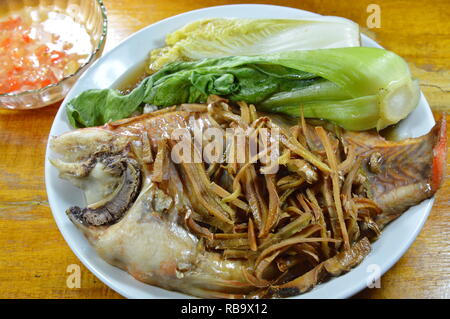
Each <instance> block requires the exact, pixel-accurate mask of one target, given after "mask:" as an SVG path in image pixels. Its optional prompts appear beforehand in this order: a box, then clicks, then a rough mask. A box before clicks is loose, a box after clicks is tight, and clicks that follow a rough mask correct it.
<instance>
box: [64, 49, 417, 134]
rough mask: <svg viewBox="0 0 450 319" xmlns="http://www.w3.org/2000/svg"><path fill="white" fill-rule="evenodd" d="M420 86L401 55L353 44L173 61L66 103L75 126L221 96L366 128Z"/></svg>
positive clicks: (377, 124) (395, 116) (397, 114)
mask: <svg viewBox="0 0 450 319" xmlns="http://www.w3.org/2000/svg"><path fill="white" fill-rule="evenodd" d="M419 92H420V91H419V88H418V85H417V83H416V82H415V81H413V80H412V79H411V74H410V71H409V69H408V66H407V64H406V62H405V61H404V60H403V59H402V58H400V57H399V56H398V55H396V54H394V53H392V52H389V51H386V50H383V49H378V48H366V47H351V48H336V49H321V50H305V51H302V50H296V51H289V52H280V53H274V54H267V55H258V56H234V57H225V58H216V59H204V60H201V61H194V62H173V63H170V64H168V65H167V66H165V67H164V68H163V69H161V70H160V71H159V72H157V73H155V74H153V75H151V76H149V77H147V78H146V79H145V80H144V81H143V82H141V84H140V85H139V86H138V87H137V88H135V89H134V90H133V91H132V92H130V93H129V94H128V95H120V94H119V93H118V92H117V91H115V90H112V89H107V90H90V91H86V92H83V93H82V94H80V95H79V96H78V97H76V98H75V99H74V100H72V101H70V102H69V103H68V105H67V111H68V116H69V120H70V122H71V123H72V125H74V126H77V127H83V126H95V125H101V124H103V123H105V122H107V121H112V120H118V119H121V118H123V117H124V116H129V115H131V113H133V112H134V111H136V110H138V109H139V108H141V107H142V106H143V105H144V104H145V103H146V104H150V105H156V106H158V107H165V106H171V105H175V104H181V103H201V102H205V101H206V99H207V97H208V95H210V94H216V95H221V96H224V97H226V98H228V99H230V100H231V101H245V102H247V103H253V104H255V105H256V107H257V109H258V110H259V111H265V112H276V113H283V114H287V115H290V116H299V115H300V114H301V112H302V111H303V114H304V116H305V117H313V118H322V119H327V120H330V121H332V122H334V123H336V124H338V125H340V126H342V127H343V128H345V129H349V130H366V129H371V128H377V129H382V128H384V127H386V126H388V125H390V124H395V123H397V122H398V121H400V120H401V119H403V118H405V117H406V116H407V115H408V114H409V113H410V112H411V111H412V110H413V109H414V108H415V107H416V105H417V103H418V98H419ZM126 113H128V115H126Z"/></svg>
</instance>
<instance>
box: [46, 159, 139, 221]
mask: <svg viewBox="0 0 450 319" xmlns="http://www.w3.org/2000/svg"><path fill="white" fill-rule="evenodd" d="M55 163H56V165H58V166H59V167H64V166H65V169H66V170H65V172H64V173H65V174H72V175H73V176H74V177H75V178H79V179H80V178H81V179H82V178H86V177H88V176H89V175H91V172H92V171H93V170H94V168H96V167H98V166H100V167H101V168H100V169H101V170H102V173H103V174H102V175H101V176H105V175H106V174H108V175H110V176H112V177H113V178H114V179H116V180H117V182H116V183H115V184H116V185H115V188H114V189H113V191H112V192H111V193H110V194H108V195H107V196H105V197H104V198H101V199H100V200H98V201H96V202H94V203H91V204H89V205H88V206H87V207H85V208H81V207H79V206H72V207H70V208H68V209H67V210H66V214H67V215H68V217H69V218H70V220H71V221H72V222H74V223H75V224H81V225H84V226H110V225H113V224H115V223H117V222H118V221H120V220H121V219H122V218H123V217H124V215H125V214H126V212H127V211H128V210H129V208H130V207H131V206H132V205H133V203H134V202H135V201H136V198H137V197H138V194H139V192H140V189H141V183H142V177H141V175H142V174H141V168H140V165H139V164H138V162H137V161H136V160H135V159H134V158H132V157H130V156H128V155H127V154H125V153H119V154H109V153H97V154H94V155H92V156H91V157H90V158H89V159H88V160H87V161H85V162H82V163H80V164H73V165H69V167H68V165H67V164H64V163H62V162H55V161H54V164H55ZM58 166H57V167H58ZM64 173H63V174H64ZM101 176H100V178H99V179H100V181H101V179H102V178H101Z"/></svg>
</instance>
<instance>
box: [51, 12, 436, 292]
mask: <svg viewBox="0 0 450 319" xmlns="http://www.w3.org/2000/svg"><path fill="white" fill-rule="evenodd" d="M314 15H316V14H314V13H311V12H307V11H303V10H298V9H293V8H287V7H279V6H271V5H228V6H218V7H211V8H205V9H200V10H195V11H191V12H187V13H183V14H180V15H177V16H174V17H171V18H168V19H165V20H162V21H160V22H158V23H155V24H152V25H150V26H148V27H146V28H144V29H142V30H140V31H138V32H136V33H135V34H133V35H131V36H130V37H128V38H127V39H126V40H124V41H123V42H121V43H120V44H119V45H118V46H117V47H115V48H114V49H112V50H111V51H109V52H108V53H106V54H105V55H104V56H103V57H101V58H100V59H99V60H98V61H96V62H95V63H94V64H93V65H92V66H91V67H90V68H89V69H88V70H87V71H86V72H85V73H84V74H83V75H82V76H81V77H80V79H79V80H78V82H77V83H76V85H75V86H74V87H73V88H72V90H71V91H70V92H69V94H68V95H67V97H66V98H65V100H64V101H63V103H62V106H61V108H60V109H59V111H58V113H57V114H56V117H55V120H54V122H53V126H52V128H51V131H50V137H52V136H57V135H60V134H62V133H64V132H67V131H70V130H72V128H71V127H70V125H69V123H68V121H67V118H66V112H65V105H66V104H67V102H68V101H69V100H70V99H72V98H73V97H75V96H76V95H78V94H79V93H81V92H82V91H84V90H87V89H94V88H108V87H111V86H114V84H115V83H117V81H118V80H119V79H120V78H123V76H126V73H127V71H128V72H129V70H130V69H133V67H136V66H137V65H139V64H140V63H142V62H143V61H144V60H145V59H146V58H147V55H148V53H149V51H150V50H152V49H154V48H157V47H161V46H163V45H164V37H165V35H166V34H168V33H170V32H173V31H175V30H176V29H178V28H180V27H182V26H184V25H185V24H186V23H189V22H192V21H194V20H198V19H202V18H207V17H236V18H286V19H289V18H291V19H298V18H301V17H305V16H314ZM362 45H363V46H369V47H380V46H379V45H378V44H377V43H376V42H375V41H373V40H371V39H370V38H368V37H367V36H365V35H362ZM434 123H435V122H434V118H433V115H432V113H431V110H430V107H429V105H428V103H427V101H426V100H425V98H424V96H423V95H422V96H421V99H420V104H419V106H418V107H417V109H416V110H415V111H414V112H412V113H411V114H410V115H409V117H408V118H407V119H406V120H404V121H402V122H401V124H400V125H399V128H398V132H399V135H400V136H401V137H416V136H420V135H423V134H425V133H427V132H428V131H429V130H430V129H431V127H432V126H433V125H434ZM49 156H52V154H51V151H50V150H49V149H48V146H47V154H46V159H48V157H49ZM45 183H46V187H47V194H48V199H49V203H50V207H51V209H52V212H53V216H54V218H55V220H56V223H57V225H58V227H59V230H60V231H61V233H62V234H63V236H64V238H65V240H66V242H67V243H68V244H69V246H70V248H71V249H72V251H73V252H74V253H75V254H76V255H77V257H78V258H79V259H80V260H81V262H82V263H83V264H84V265H85V266H86V267H87V268H88V269H89V270H90V271H92V272H93V273H94V274H95V275H96V276H97V277H98V278H99V279H100V280H101V281H103V282H104V283H105V284H106V285H108V286H109V287H111V288H112V289H114V290H115V291H117V292H118V293H119V294H121V295H123V296H125V297H127V298H192V297H191V296H187V295H184V294H181V293H177V292H172V291H168V290H165V289H161V288H158V287H154V286H151V285H147V284H144V283H141V282H139V281H137V280H135V279H134V278H133V277H131V276H130V275H129V274H128V273H126V272H125V271H122V270H120V269H118V268H116V267H113V266H111V265H109V264H108V263H106V262H105V261H104V260H103V259H101V258H100V257H99V256H98V255H97V253H96V252H95V250H94V249H93V248H92V247H91V246H90V244H89V243H88V241H87V240H86V239H85V238H84V236H83V234H82V233H81V232H80V231H78V229H77V228H76V227H75V226H74V225H73V224H72V223H71V222H70V221H69V219H68V218H67V216H66V214H65V210H66V209H67V208H68V207H70V206H73V205H83V204H84V203H83V199H82V195H81V192H80V191H79V190H78V189H76V188H75V187H73V186H71V185H69V183H68V182H66V181H64V180H62V179H60V178H58V172H57V170H56V169H55V168H54V167H53V166H52V165H51V164H50V163H49V161H48V160H46V162H45ZM432 205H433V199H430V200H426V201H424V202H422V203H421V204H419V205H417V206H415V207H412V208H410V209H409V210H408V211H407V212H406V213H404V214H403V215H402V216H401V217H400V218H398V219H397V220H395V221H394V222H392V223H391V224H390V225H388V226H387V227H386V228H385V229H384V230H383V233H382V235H381V238H380V239H379V240H378V241H376V242H375V243H374V244H373V246H372V248H373V250H372V252H371V253H370V255H369V256H367V258H366V259H365V260H364V261H363V262H362V263H361V264H360V265H359V266H358V267H356V268H354V269H353V270H351V271H350V272H349V273H347V274H345V275H343V276H340V277H337V278H333V279H331V280H330V281H328V282H327V283H324V284H320V285H318V286H317V287H316V288H314V289H313V290H312V291H310V292H308V293H305V294H303V295H299V296H296V297H293V298H347V297H350V296H352V295H353V294H355V293H357V292H359V291H360V290H362V289H364V288H365V287H366V286H367V282H368V280H369V279H370V275H372V274H374V271H379V274H384V273H385V272H386V271H387V270H388V269H389V268H390V267H392V266H393V265H394V264H395V263H396V262H397V261H398V259H399V258H400V257H401V256H402V255H403V254H404V253H405V252H406V250H407V249H408V248H409V246H410V245H411V244H412V242H413V241H414V239H415V238H416V237H417V235H418V233H419V231H420V230H421V228H422V226H423V224H424V223H425V220H426V219H427V217H428V214H429V213H430V210H431V207H432ZM373 265H375V267H374V266H373ZM376 267H378V268H376Z"/></svg>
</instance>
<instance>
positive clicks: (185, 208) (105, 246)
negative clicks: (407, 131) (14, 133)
mask: <svg viewBox="0 0 450 319" xmlns="http://www.w3.org/2000/svg"><path fill="white" fill-rule="evenodd" d="M195 125H198V126H200V127H211V126H214V125H217V123H214V122H212V121H211V120H210V119H209V118H208V116H207V115H206V114H204V113H201V112H198V113H193V112H187V111H176V110H175V109H169V110H166V111H164V112H160V113H158V112H156V113H150V114H144V115H141V116H138V117H135V118H131V119H126V120H122V121H118V122H114V123H110V124H106V125H104V126H102V127H96V128H85V129H79V130H75V131H71V132H68V133H65V134H62V135H61V136H59V137H55V138H53V139H52V140H51V141H50V143H51V144H50V146H51V149H52V151H53V152H55V153H57V154H59V155H60V158H58V159H51V161H52V163H53V165H54V166H55V167H56V168H57V169H58V170H59V172H60V176H61V177H62V178H65V179H67V180H69V181H70V182H72V183H73V184H74V185H76V186H78V187H80V188H81V189H83V190H84V191H85V194H86V199H87V204H88V206H87V207H86V208H84V209H81V208H79V207H72V208H69V209H68V210H67V214H68V216H69V218H70V219H71V220H72V222H73V223H74V224H75V225H76V226H77V227H78V228H79V229H80V230H81V231H82V232H83V233H84V234H85V236H86V237H87V238H88V240H89V242H90V243H91V244H92V246H93V247H94V248H95V249H96V251H97V252H98V254H99V255H100V256H101V257H102V258H103V259H104V260H106V261H107V262H108V263H110V264H112V265H114V266H117V267H119V268H121V269H123V270H125V271H127V272H129V273H130V274H131V275H132V276H133V277H135V278H136V279H138V280H140V281H142V282H145V283H148V284H152V285H156V286H159V287H162V288H166V289H169V290H175V291H180V292H183V293H187V294H190V295H194V296H199V297H219V298H244V297H251V296H253V293H254V292H255V289H256V288H255V282H254V280H251V278H250V279H249V275H248V274H250V273H252V272H253V271H254V269H253V268H252V267H253V266H252V263H251V262H250V261H249V260H246V259H227V258H224V257H223V255H222V254H220V253H217V252H214V251H210V250H208V249H206V248H205V240H204V238H202V237H201V236H200V237H199V236H196V235H194V234H193V233H192V232H191V231H190V228H189V227H188V226H187V220H188V218H189V216H191V215H192V214H195V213H196V207H197V208H198V206H196V205H198V203H197V204H196V203H193V202H192V201H191V200H190V199H191V192H192V190H191V189H187V187H186V184H185V183H184V182H183V180H182V176H183V175H182V174H180V172H179V168H178V169H177V167H176V164H174V163H173V162H170V161H168V167H167V168H166V170H165V175H163V176H159V177H158V180H159V181H160V182H155V176H154V174H156V173H155V172H154V170H155V165H156V164H155V157H157V156H158V154H156V152H155V151H154V150H155V149H158V148H159V147H160V146H161V145H163V143H162V142H161V141H163V140H164V139H167V138H168V137H169V136H170V134H171V132H172V131H173V130H174V129H176V128H192V127H193V126H195ZM442 127H445V124H444V125H441V126H438V128H435V129H433V130H432V131H431V132H430V133H429V134H428V135H426V136H424V137H422V138H418V139H409V140H408V142H399V143H396V142H388V141H380V140H377V139H375V138H374V139H373V140H374V141H375V142H374V143H375V144H377V145H378V144H379V145H382V146H383V147H388V148H389V149H392V148H395V147H399V148H401V151H402V152H406V154H410V155H411V156H412V155H414V156H418V157H419V158H421V160H420V161H418V162H417V164H416V165H419V166H421V167H416V168H415V169H417V170H418V171H420V172H422V173H423V174H420V175H417V176H413V177H411V178H412V181H413V182H411V183H410V184H413V185H415V184H417V183H422V184H424V185H427V184H430V180H433V181H435V182H434V184H433V185H434V186H432V187H431V186H430V187H429V189H428V191H427V192H424V194H422V195H421V196H420V197H418V198H417V199H416V200H414V201H411V198H410V197H411V196H409V195H408V196H406V198H402V196H403V195H402V193H397V195H396V197H395V198H396V200H395V201H384V202H383V203H384V205H385V206H383V212H382V213H381V214H380V215H379V216H378V221H381V224H382V225H384V224H385V220H389V221H390V220H392V219H393V218H395V217H397V216H398V215H400V214H401V213H402V212H403V211H405V210H406V209H407V208H408V207H409V206H411V205H415V204H417V203H418V202H420V201H421V200H423V199H424V198H428V197H431V196H432V195H433V194H434V192H435V191H436V189H437V186H436V185H438V184H439V183H440V179H442V171H439V169H436V168H433V165H442V163H440V162H439V160H436V158H438V157H439V156H440V157H442V156H443V155H442V152H443V147H444V150H445V145H444V144H445V141H444V144H443V140H442V129H439V128H442ZM358 134H364V133H348V134H347V135H345V139H346V140H347V142H348V143H353V144H357V143H359V144H358V145H360V148H359V149H358V156H360V157H361V158H362V163H363V167H362V169H363V170H365V171H367V168H365V167H364V165H366V166H367V165H368V164H367V161H369V160H370V157H371V156H372V152H368V151H367V147H365V146H364V140H363V139H359V138H358ZM361 136H363V135H361ZM444 136H445V134H444ZM369 142H370V141H369ZM380 143H381V144H380ZM417 145H422V146H421V147H417ZM442 145H444V146H442ZM383 147H381V146H380V147H378V148H377V150H378V152H379V153H381V154H385V151H384V150H385V148H383ZM410 147H411V148H414V151H412V150H411V151H409V149H410ZM369 148H370V146H369ZM386 149H387V148H386ZM399 150H400V149H399ZM433 150H434V152H435V153H434V154H433ZM145 152H149V153H150V155H149V154H144V153H145ZM422 153H423V154H422ZM155 154H156V155H155ZM391 158H392V159H393V160H396V159H398V157H391ZM422 166H423V167H422ZM430 167H431V168H433V169H429V168H430ZM385 169H387V166H386V167H381V173H383V172H384V170H385ZM439 172H440V173H439ZM370 174H371V175H369V176H368V179H369V182H371V183H380V181H381V180H382V179H381V178H377V176H378V175H377V174H376V173H373V172H372V171H371V172H370ZM436 174H438V175H439V176H435V175H436ZM408 176H409V175H408V174H404V176H403V177H402V178H403V179H408V178H409V177H408ZM395 186H397V184H395ZM377 187H378V185H372V186H369V188H371V189H372V190H374V191H373V193H372V195H373V196H375V198H374V200H375V201H376V200H377V198H376V197H377V196H379V197H380V196H382V195H385V194H387V193H389V192H392V191H394V192H395V189H386V188H383V187H381V189H382V191H380V192H377V191H376V189H377ZM205 196H206V195H205ZM207 196H213V195H211V194H207ZM383 216H384V217H383ZM205 236H206V237H207V236H208V234H207V233H206V234H205ZM369 251H370V244H369V242H368V240H367V239H365V238H363V239H361V240H360V241H359V242H355V243H353V245H352V247H351V248H350V250H347V252H346V253H341V254H340V255H336V257H335V258H334V259H330V260H329V261H328V262H325V263H321V264H320V265H319V266H317V267H316V268H314V269H316V270H314V269H313V270H314V271H311V272H310V273H308V274H309V275H304V276H306V277H303V276H302V277H303V278H299V279H297V280H295V281H293V282H288V283H286V284H284V285H278V286H275V287H272V288H271V291H272V293H273V294H274V295H275V296H276V295H280V296H288V295H293V294H297V293H300V292H304V291H306V290H308V289H311V288H312V287H313V286H314V285H315V284H317V282H318V280H320V279H321V278H322V277H323V276H324V274H325V273H326V274H331V275H338V274H340V273H342V272H344V271H348V270H350V268H351V267H354V266H356V265H357V264H358V263H359V262H360V261H361V260H362V259H363V258H364V257H365V256H366V255H367V254H368V253H369ZM342 260H345V261H346V262H345V263H343V262H342ZM319 274H320V276H319Z"/></svg>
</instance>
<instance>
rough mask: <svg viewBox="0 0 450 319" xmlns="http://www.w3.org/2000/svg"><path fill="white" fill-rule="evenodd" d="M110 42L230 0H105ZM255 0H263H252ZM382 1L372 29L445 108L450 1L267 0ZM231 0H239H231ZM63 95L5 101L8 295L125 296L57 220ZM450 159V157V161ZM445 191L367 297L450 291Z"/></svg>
mask: <svg viewBox="0 0 450 319" xmlns="http://www.w3.org/2000/svg"><path fill="white" fill-rule="evenodd" d="M104 2H105V5H106V8H107V10H108V19H109V32H108V40H107V44H106V50H109V49H111V48H112V47H114V46H115V45H116V44H117V43H118V41H120V40H122V39H123V38H125V37H126V36H128V35H129V34H131V33H133V32H135V31H137V30H139V29H141V28H143V27H145V26H146V25H148V24H151V23H154V22H156V21H158V20H161V19H164V18H167V17H170V16H172V15H175V14H179V13H182V12H185V11H189V10H193V9H198V8H202V7H208V6H214V5H220V4H225V1H224V2H220V1H214V0H198V1H176V0H175V1H165V0H145V1H143V0H127V1H125V0H104ZM245 2H247V3H248V2H253V1H248V0H247V1H245ZM373 2H375V3H377V4H378V5H379V6H380V9H381V27H380V28H375V29H370V30H369V29H367V28H366V29H365V31H364V32H365V33H366V34H368V35H370V36H371V37H373V38H374V39H376V40H377V41H378V42H379V43H380V44H381V45H383V46H385V47H386V48H388V49H390V50H393V51H394V52H396V53H398V54H399V55H401V56H403V57H404V58H405V59H406V60H407V61H408V62H409V63H410V65H411V69H412V71H413V73H414V74H415V75H416V76H417V77H418V78H419V79H420V80H421V85H422V89H423V92H424V93H425V95H426V97H427V98H428V101H429V102H430V104H431V106H432V107H433V110H434V111H435V114H438V113H440V112H442V111H445V110H449V105H450V2H449V1H448V0H436V1H426V0H422V1H406V0H403V1H402V0H395V1H387V0H383V1H382V0H377V1H373V0H362V1H321V0H302V1H299V0H288V1H284V2H283V1H259V3H271V4H279V5H285V6H290V7H297V8H301V9H305V10H310V11H313V12H317V13H320V14H325V15H337V16H343V17H346V18H349V19H352V20H354V21H356V22H358V23H359V24H360V25H361V26H362V27H366V26H367V25H366V21H367V18H368V16H369V14H370V13H368V12H367V6H368V5H369V4H370V3H373ZM227 3H230V4H231V3H237V2H235V1H228V2H227ZM58 107H59V104H57V105H52V106H49V107H47V108H44V109H40V110H35V111H25V112H23V111H22V112H17V111H7V110H0V234H1V235H0V298H121V296H120V295H118V294H117V293H115V292H114V291H113V290H111V289H109V288H108V287H107V286H105V285H104V284H103V283H102V282H100V281H99V280H98V279H97V278H96V277H95V276H94V275H93V274H92V273H91V272H89V271H88V270H87V269H86V268H84V266H83V265H82V264H81V262H80V261H79V260H78V259H77V257H76V256H75V255H74V254H73V253H72V251H71V250H70V249H69V247H68V246H67V244H66V243H65V241H64V239H63V238H62V236H61V234H60V232H59V230H58V228H57V227H56V224H55V222H54V220H53V217H52V214H51V211H50V208H49V205H48V201H47V195H46V192H45V184H44V160H45V159H44V154H45V146H46V144H47V137H48V133H49V131H50V126H51V124H52V122H53V117H54V116H55V114H56V111H57V110H58ZM448 120H450V118H448ZM449 163H450V162H449V161H447V166H448V165H449ZM448 172H450V169H447V176H446V180H445V182H444V185H443V186H442V188H441V189H440V191H439V192H438V194H437V196H436V202H435V205H434V208H433V210H432V212H431V215H430V217H429V219H428V221H427V222H426V224H425V227H424V229H423V230H422V232H421V233H420V235H419V237H418V238H417V240H416V241H415V242H414V244H413V245H412V247H411V248H410V249H409V250H408V252H407V253H406V254H405V255H404V256H403V257H402V258H401V259H400V261H399V262H398V263H397V264H396V265H395V266H394V267H393V268H392V269H391V270H390V271H388V272H387V273H386V274H385V275H384V276H383V278H382V280H381V288H380V289H366V290H364V291H362V292H361V293H359V294H358V295H357V296H356V297H359V298H449V297H450V245H449V240H450V238H449V234H450V228H449V226H450V199H449V196H450V180H449V179H448ZM72 264H75V265H80V267H81V287H80V288H72V289H71V288H68V286H67V284H66V281H67V276H68V273H67V267H68V266H69V265H72Z"/></svg>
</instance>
